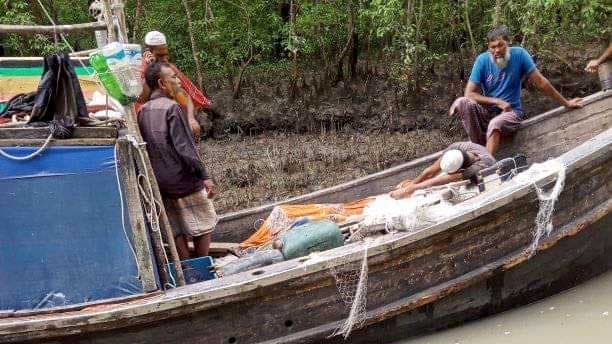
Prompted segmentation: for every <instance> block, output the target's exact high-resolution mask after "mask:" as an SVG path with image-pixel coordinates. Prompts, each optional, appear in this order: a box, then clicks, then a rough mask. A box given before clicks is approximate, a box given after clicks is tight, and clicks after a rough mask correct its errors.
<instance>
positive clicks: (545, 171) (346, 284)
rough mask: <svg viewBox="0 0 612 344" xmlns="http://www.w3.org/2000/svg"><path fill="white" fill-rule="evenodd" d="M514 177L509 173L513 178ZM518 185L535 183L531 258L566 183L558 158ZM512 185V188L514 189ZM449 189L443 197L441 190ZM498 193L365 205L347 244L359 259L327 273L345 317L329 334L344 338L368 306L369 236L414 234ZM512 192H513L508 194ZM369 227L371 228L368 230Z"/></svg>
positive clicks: (464, 191) (384, 198) (455, 193)
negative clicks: (359, 247) (549, 183)
mask: <svg viewBox="0 0 612 344" xmlns="http://www.w3.org/2000/svg"><path fill="white" fill-rule="evenodd" d="M514 174H516V172H515V171H513V175H514ZM551 174H556V181H555V185H554V186H553V187H552V188H551V189H550V190H549V191H545V190H543V189H542V188H540V187H539V186H537V185H536V184H535V181H537V180H540V179H541V178H543V177H545V176H546V175H551ZM516 180H517V183H516V184H515V185H516V186H520V185H525V184H534V187H535V189H536V193H537V196H538V200H539V210H538V214H537V216H536V219H535V224H536V228H535V233H534V240H533V242H532V243H531V245H530V247H529V250H530V251H531V254H534V253H535V251H536V249H537V247H538V244H539V241H540V238H541V237H542V236H544V235H546V236H548V235H550V233H551V231H552V229H553V226H552V221H551V217H552V213H553V210H554V207H555V202H556V201H557V199H558V197H559V195H560V193H561V191H562V190H563V186H564V182H565V166H564V165H563V164H562V163H560V162H559V161H557V160H549V161H547V162H545V163H543V164H534V165H533V166H532V167H531V168H530V169H528V170H527V171H524V172H522V173H520V174H517V175H516ZM516 186H515V187H516ZM445 191H451V192H452V195H451V197H450V198H449V197H448V194H447V196H446V197H445V196H444V192H445ZM508 191H509V190H505V191H504V192H502V194H500V193H497V192H493V193H491V194H489V195H486V197H484V198H483V199H481V200H479V201H478V202H474V203H473V204H462V203H460V202H462V201H465V200H467V199H469V198H472V197H474V196H475V195H476V194H477V192H475V191H474V190H472V189H469V188H465V187H459V186H452V185H451V186H450V187H441V188H434V189H431V190H428V192H425V193H422V194H416V195H414V196H413V197H411V198H407V199H401V200H395V199H393V198H391V197H389V196H388V195H381V196H378V197H376V198H375V199H374V201H373V202H371V203H370V204H368V205H367V206H366V207H365V209H364V211H363V216H364V217H363V220H362V222H361V225H360V226H359V229H357V230H356V231H355V232H354V233H351V234H350V237H349V238H348V242H360V241H361V242H363V246H364V249H363V258H362V259H361V260H360V261H357V262H353V263H350V264H346V265H343V266H339V267H334V268H332V269H331V274H332V276H333V277H334V280H335V283H336V288H337V289H338V293H339V295H340V299H341V301H342V303H343V304H344V305H345V306H346V307H347V308H348V310H349V314H348V317H347V319H346V320H345V321H344V322H343V323H342V325H341V326H340V327H339V328H338V329H337V330H336V331H335V332H334V333H333V334H332V336H337V335H342V336H343V337H344V338H345V339H346V338H347V337H348V336H349V335H350V333H351V331H352V330H353V329H356V328H360V327H362V326H363V325H364V323H365V320H366V305H367V291H368V258H367V256H368V246H369V240H370V238H367V237H368V236H371V235H372V234H373V233H380V231H381V230H384V231H385V232H394V231H405V232H409V233H411V232H417V231H419V230H421V229H424V228H426V227H429V226H431V225H433V224H436V223H439V222H441V221H443V220H445V219H448V218H450V217H453V216H455V215H457V214H459V213H460V212H463V211H465V210H467V209H468V208H469V207H478V206H479V205H480V204H482V202H490V201H491V200H492V199H495V198H498V197H500V196H501V195H503V194H505V193H506V192H508ZM510 191H511V190H510ZM368 228H373V230H368Z"/></svg>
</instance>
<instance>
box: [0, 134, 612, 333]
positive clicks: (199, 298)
mask: <svg viewBox="0 0 612 344" xmlns="http://www.w3.org/2000/svg"><path fill="white" fill-rule="evenodd" d="M596 141H601V142H603V144H600V145H593V143H594V142H596ZM610 145H612V129H608V130H606V131H604V132H603V133H601V134H599V135H597V136H596V137H594V138H592V139H590V140H587V141H585V142H583V143H582V144H581V145H579V146H578V147H576V148H574V149H572V150H570V151H568V152H566V153H564V154H562V155H561V156H560V157H558V159H559V160H560V161H562V162H563V163H564V164H565V165H566V168H567V172H568V173H569V172H571V171H573V170H575V169H577V168H580V167H581V166H583V165H584V164H586V163H588V162H590V161H593V160H594V159H597V158H598V157H600V156H603V155H605V154H609V153H608V151H609V150H610ZM538 177H539V178H538V179H537V180H535V181H533V182H530V183H518V185H517V186H513V187H504V188H501V189H500V190H499V191H498V192H499V194H500V195H499V197H495V198H492V197H489V199H485V201H484V202H483V203H481V204H477V205H478V206H477V207H475V208H473V209H472V208H467V209H464V210H463V211H462V212H459V213H457V214H455V215H454V216H452V217H450V218H447V219H445V220H444V221H442V222H440V223H437V224H435V225H432V226H430V227H428V228H425V229H423V230H420V231H418V232H415V233H395V234H388V235H384V236H382V237H379V238H377V239H375V240H373V245H371V246H369V247H368V257H372V256H375V255H379V254H381V253H385V252H389V251H393V250H395V249H397V248H399V247H404V246H407V245H410V244H412V243H415V242H417V241H420V240H424V239H426V238H429V237H432V236H435V235H437V234H439V233H442V232H444V231H448V230H453V229H454V228H455V227H457V226H458V225H461V224H463V223H465V222H468V221H471V220H473V219H476V218H478V217H480V216H482V215H484V214H487V213H490V212H493V211H495V210H497V209H499V208H501V207H503V206H505V205H508V204H510V203H512V202H513V201H515V200H517V199H520V198H522V197H524V196H526V195H528V194H529V193H533V194H535V191H534V188H533V184H534V183H536V184H537V185H539V186H544V185H547V184H549V183H551V182H552V181H554V180H555V172H550V173H546V174H544V175H540V176H538ZM512 182H513V181H510V183H512ZM507 185H510V184H507ZM492 195H493V194H492ZM549 247H551V246H548V247H545V248H544V249H547V248H549ZM317 258H318V259H312V258H311V259H309V260H306V261H305V262H303V263H302V262H300V260H301V259H300V258H297V259H293V260H290V261H285V262H281V263H278V264H275V265H272V266H270V268H271V267H274V268H273V270H275V271H268V272H263V273H262V274H260V275H257V276H254V275H252V271H246V272H243V273H240V274H237V275H233V276H228V277H225V278H224V279H220V280H213V281H206V282H201V283H196V284H192V285H188V286H185V287H182V288H180V289H174V290H169V291H166V293H165V294H163V295H157V296H152V297H148V298H143V299H140V300H136V301H134V302H130V303H129V304H116V305H111V306H109V307H108V308H104V309H93V310H87V309H84V310H82V311H77V312H68V313H53V314H44V315H30V316H27V317H14V318H6V319H0V335H12V336H13V337H14V336H19V335H21V336H25V337H26V338H28V339H32V338H37V334H38V337H40V336H41V335H44V334H43V333H42V332H44V331H47V330H51V331H52V332H54V335H55V333H57V332H60V334H57V335H61V334H62V333H63V334H73V332H74V331H75V330H76V331H80V330H79V328H80V327H82V326H96V325H99V324H104V323H113V326H111V327H110V328H120V327H123V326H122V324H121V322H122V320H125V319H137V320H138V317H139V316H142V315H149V316H151V315H153V314H159V313H161V312H165V311H172V310H179V309H180V308H184V307H186V306H191V305H199V306H200V307H199V308H198V311H200V310H204V309H207V308H210V307H215V306H218V305H219V304H222V303H226V302H234V301H237V300H240V299H241V297H243V298H246V297H250V296H249V295H247V293H248V292H250V291H253V290H256V289H258V288H262V287H268V286H271V285H274V284H278V283H282V282H284V281H287V280H292V279H297V278H300V277H304V276H307V275H310V274H314V273H317V272H320V271H324V270H328V269H330V268H332V267H335V266H338V265H341V264H346V263H351V262H357V261H359V260H361V259H362V258H363V245H361V244H359V243H355V244H350V245H346V246H343V247H342V248H337V249H333V250H329V251H325V252H321V253H319V254H318V255H317ZM247 276H248V277H247ZM245 277H247V278H246V279H245ZM219 282H220V283H219ZM202 287H205V288H207V287H208V289H203V288H202ZM228 300H229V301H228ZM172 316H176V314H174V315H172ZM166 317H168V315H166ZM141 322H146V320H141ZM136 323H138V321H136V322H135V323H132V324H130V325H135V324H136Z"/></svg>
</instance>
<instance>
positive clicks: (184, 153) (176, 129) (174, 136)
mask: <svg viewBox="0 0 612 344" xmlns="http://www.w3.org/2000/svg"><path fill="white" fill-rule="evenodd" d="M168 111H170V112H171V113H170V114H169V116H168V131H169V134H170V140H171V141H172V145H173V146H174V149H175V150H176V152H177V153H178V155H179V157H180V158H181V160H183V162H184V163H185V164H186V165H187V166H189V167H190V168H191V170H192V171H193V173H195V175H196V176H197V177H198V178H199V179H202V180H206V179H210V176H209V175H208V171H207V170H206V168H205V167H204V164H203V163H202V160H201V159H200V157H199V156H198V151H197V150H196V146H195V143H194V142H193V139H192V138H191V133H190V132H189V129H188V127H187V126H186V123H185V121H184V119H183V118H182V117H183V114H182V113H181V112H182V111H181V107H180V106H179V105H178V104H175V106H173V107H172V108H170V110H168Z"/></svg>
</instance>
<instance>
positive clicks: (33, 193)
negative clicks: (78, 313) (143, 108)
mask: <svg viewBox="0 0 612 344" xmlns="http://www.w3.org/2000/svg"><path fill="white" fill-rule="evenodd" d="M35 149H36V148H30V147H19V148H17V147H12V148H6V147H5V148H3V150H4V151H6V152H7V153H10V154H12V155H17V156H22V155H28V154H30V153H32V152H33V151H34V150H35ZM115 162H116V159H115V151H114V147H113V146H95V147H94V146H70V147H68V146H66V147H62V146H53V147H50V148H47V150H45V151H44V152H43V153H42V154H41V155H40V156H38V157H35V158H34V159H32V160H27V161H14V160H9V159H7V158H5V157H2V156H0V209H1V213H0V310H6V309H15V310H19V309H36V308H45V307H53V306H62V305H69V304H74V303H81V302H87V301H93V300H100V299H105V298H112V297H119V296H125V295H133V294H138V293H142V292H143V290H142V285H141V283H140V281H139V279H138V268H137V263H136V260H135V257H134V255H133V253H132V250H131V248H130V242H129V239H128V238H129V237H131V227H130V222H129V219H128V218H127V210H125V211H124V213H125V221H124V222H125V231H124V227H123V225H122V212H121V206H122V199H121V197H120V191H119V190H120V189H119V186H118V184H117V177H116V168H117V167H116V163H115Z"/></svg>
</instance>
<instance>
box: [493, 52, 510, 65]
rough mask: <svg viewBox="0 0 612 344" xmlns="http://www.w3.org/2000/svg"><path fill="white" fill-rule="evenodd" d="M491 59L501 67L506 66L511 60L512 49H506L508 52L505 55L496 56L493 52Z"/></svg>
mask: <svg viewBox="0 0 612 344" xmlns="http://www.w3.org/2000/svg"><path fill="white" fill-rule="evenodd" d="M491 59H492V60H493V62H494V63H495V64H496V65H497V67H499V69H504V68H506V66H507V65H508V62H510V49H506V54H505V55H504V57H497V58H495V57H494V56H493V54H491Z"/></svg>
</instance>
